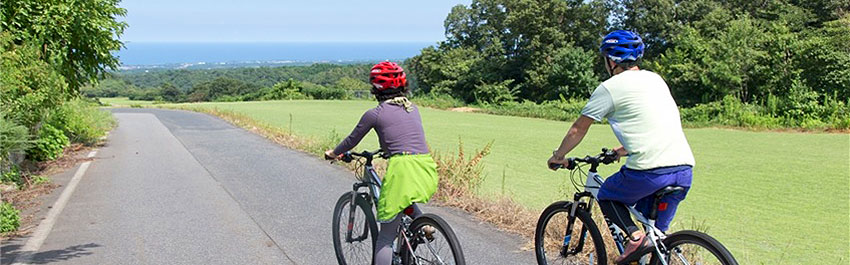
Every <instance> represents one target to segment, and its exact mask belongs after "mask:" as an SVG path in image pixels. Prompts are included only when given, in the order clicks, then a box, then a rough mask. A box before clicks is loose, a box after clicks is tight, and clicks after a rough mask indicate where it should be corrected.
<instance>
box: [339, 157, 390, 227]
mask: <svg viewBox="0 0 850 265" xmlns="http://www.w3.org/2000/svg"><path fill="white" fill-rule="evenodd" d="M363 174H364V177H365V178H366V179H365V180H364V181H358V182H355V183H354V185H353V187H352V189H353V191H354V192H352V193H351V202H350V206H349V207H348V208H349V213H348V227H349V228H348V229H347V230H346V235H345V240H346V242H354V241H362V240H364V239H366V236H367V233H368V231H365V230H366V229H368V228H367V227H364V231H363V234H361V235H360V236H358V237H357V238H352V230H353V229H352V227H353V224H354V216H355V211H356V209H357V207H355V206H354V202H355V199H356V198H357V196H365V197H367V198H370V199H371V200H369V201H370V202H371V203H372V205H378V198H379V197H380V194H381V185H382V182H381V178H379V177H378V172H376V171H375V167H374V166H372V165H371V163H368V164H366V165H365V166H364V167H363ZM361 188H368V191H366V192H361V191H360V189H361Z"/></svg>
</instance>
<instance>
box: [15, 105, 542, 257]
mask: <svg viewBox="0 0 850 265" xmlns="http://www.w3.org/2000/svg"><path fill="white" fill-rule="evenodd" d="M113 113H114V116H115V117H116V118H117V119H118V122H119V126H118V127H117V128H116V129H115V130H114V131H113V132H112V133H111V134H110V136H109V139H108V143H107V145H106V146H105V147H103V148H101V149H100V150H99V151H98V153H97V155H96V159H95V160H94V162H93V163H91V165H90V167H89V169H88V171H87V172H86V173H85V175H84V176H83V178H82V180H81V181H80V182H79V185H78V186H77V189H76V191H75V193H73V195H72V196H71V197H70V200H69V201H68V203H67V206H66V207H65V208H64V210H63V211H62V212H61V214H60V215H59V216H58V218H57V220H56V225H55V226H54V227H53V230H52V231H51V232H50V233H49V235H48V236H47V238H46V240H45V241H44V244H43V245H42V246H41V247H40V248H39V249H38V251H36V252H34V253H21V251H15V249H17V248H19V246H15V245H10V244H22V243H21V242H22V241H24V240H18V241H17V242H5V243H4V246H3V249H4V252H5V253H3V255H2V263H3V264H9V263H11V261H12V260H13V259H14V258H15V257H16V256H20V255H22V254H30V255H31V257H32V263H35V264H43V263H57V264H335V263H336V259H335V257H334V254H333V253H334V252H333V244H332V242H331V224H330V223H331V215H332V211H333V207H334V203H335V202H336V200H337V199H338V197H339V196H340V195H341V194H342V193H344V192H346V191H348V190H350V189H351V184H352V183H353V181H354V178H353V177H352V174H351V173H350V172H348V171H346V170H345V169H343V168H341V167H339V166H335V165H330V164H328V163H327V162H324V161H321V160H319V159H318V158H315V157H312V156H310V155H307V154H304V153H301V152H299V151H294V150H290V149H287V148H284V147H281V146H278V145H276V144H274V143H272V142H270V141H268V140H266V139H265V138H263V137H260V136H258V135H255V134H253V133H250V132H248V131H245V130H242V129H240V128H237V127H235V126H233V125H231V124H229V123H227V122H225V121H222V120H220V119H218V118H215V117H212V116H209V115H205V114H199V113H193V112H185V111H171V110H150V109H114V110H113ZM425 211H426V212H431V213H436V214H438V215H440V216H442V217H444V218H445V219H446V220H447V221H448V222H449V223H450V224H451V225H452V227H453V229H454V230H455V232H456V233H457V235H458V238H459V239H460V241H461V244H462V246H463V249H464V254H465V255H466V258H467V263H469V264H533V263H534V257H533V252H530V251H521V250H520V249H521V247H522V246H524V244H525V241H524V240H523V239H521V238H519V237H517V236H514V235H509V234H506V233H503V232H499V231H497V230H496V229H494V228H493V227H491V226H489V225H487V224H482V223H480V222H478V221H476V220H475V219H474V218H472V217H470V216H469V215H467V214H465V213H461V212H458V211H456V210H452V209H445V208H440V207H426V208H425Z"/></svg>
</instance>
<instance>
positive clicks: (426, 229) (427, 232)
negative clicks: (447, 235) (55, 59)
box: [422, 225, 437, 241]
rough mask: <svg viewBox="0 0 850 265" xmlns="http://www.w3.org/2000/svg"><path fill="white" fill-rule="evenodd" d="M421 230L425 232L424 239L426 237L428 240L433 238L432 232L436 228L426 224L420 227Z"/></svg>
mask: <svg viewBox="0 0 850 265" xmlns="http://www.w3.org/2000/svg"><path fill="white" fill-rule="evenodd" d="M422 232H424V233H425V239H428V241H432V240H434V232H437V229H436V228H434V227H433V226H430V225H426V226H423V227H422Z"/></svg>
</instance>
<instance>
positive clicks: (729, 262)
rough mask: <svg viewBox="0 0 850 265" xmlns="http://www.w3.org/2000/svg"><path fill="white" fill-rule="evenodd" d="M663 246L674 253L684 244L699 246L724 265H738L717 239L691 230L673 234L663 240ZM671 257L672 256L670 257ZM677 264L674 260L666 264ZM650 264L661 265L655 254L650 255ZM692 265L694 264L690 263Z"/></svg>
mask: <svg viewBox="0 0 850 265" xmlns="http://www.w3.org/2000/svg"><path fill="white" fill-rule="evenodd" d="M663 242H664V246H666V247H667V249H668V250H671V253H672V251H674V250H673V249H674V248H676V247H678V246H680V245H682V244H686V243H691V244H695V245H698V246H701V247H703V248H705V249H706V250H708V251H709V252H710V253H711V254H712V255H714V257H715V258H717V260H718V261H719V262H720V263H721V264H724V265H738V261H737V260H735V257H733V256H732V253H731V252H729V250H728V249H726V247H725V246H723V244H720V242H719V241H717V239H714V238H713V237H711V236H709V235H708V234H705V233H702V232H699V231H693V230H682V231H678V232H675V233H673V234H671V235H669V236H667V238H665V239H664V241H663ZM670 256H672V255H670ZM671 262H672V264H678V263H675V260H672V261H668V264H671ZM650 264H656V265H657V264H661V261H660V260H659V258H658V256H657V254H653V255H652V259H651V260H650ZM690 264H694V263H692V262H691V263H690ZM712 264H713V263H712Z"/></svg>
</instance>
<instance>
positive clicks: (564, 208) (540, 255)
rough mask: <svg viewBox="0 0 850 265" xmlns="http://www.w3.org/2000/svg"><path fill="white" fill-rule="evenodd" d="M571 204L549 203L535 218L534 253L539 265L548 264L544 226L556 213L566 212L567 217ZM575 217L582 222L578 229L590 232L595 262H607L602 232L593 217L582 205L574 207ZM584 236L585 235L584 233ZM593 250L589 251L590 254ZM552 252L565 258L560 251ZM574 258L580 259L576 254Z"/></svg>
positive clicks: (561, 240)
mask: <svg viewBox="0 0 850 265" xmlns="http://www.w3.org/2000/svg"><path fill="white" fill-rule="evenodd" d="M572 206H573V202H568V201H559V202H555V203H552V204H550V205H549V206H548V207H546V209H545V210H543V213H541V214H540V219H538V220H537V228H536V229H535V231H534V253H535V255H536V257H537V264H539V265H548V264H549V261H548V260H547V256H546V249H545V247H546V240H547V238H546V234H547V233H546V228H547V225H548V223H549V222H550V221H551V220H552V217H553V216H555V215H556V214H558V213H563V214H566V215H567V217H569V212H570V210H571V209H572ZM575 218H577V219H578V221H580V222H581V224H582V227H580V229H581V230H580V231H586V232H587V233H589V234H590V239H591V241H592V242H593V247H594V248H595V250H596V251H594V252H595V254H596V255H595V256H596V263H595V264H603V265H605V264H607V262H608V260H607V258H608V256H607V255H608V254H607V253H606V250H605V242H604V240H603V238H602V234H601V233H600V232H599V227H598V226H597V225H596V223H595V222H594V221H593V218H591V216H590V213H588V212H587V210H585V208H584V207H579V208H577V209H576V212H575ZM563 228H564V230H566V224H565V226H564V227H563ZM575 228H576V227H574V229H575ZM585 228H586V230H584V229H585ZM579 233H581V232H579ZM571 234H572V232H571ZM584 236H586V234H585V235H584ZM579 238H581V236H579ZM556 240H558V241H557V242H563V240H564V238H560V239H556ZM579 244H583V242H581V243H579ZM582 246H583V245H582ZM584 247H586V246H584ZM594 252H591V255H592V254H593V253H594ZM553 254H558V255H559V256H561V257H564V258H567V257H565V256H562V255H560V254H561V253H553ZM574 256H575V255H574ZM576 259H580V257H577V256H576ZM588 259H591V258H590V257H588Z"/></svg>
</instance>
